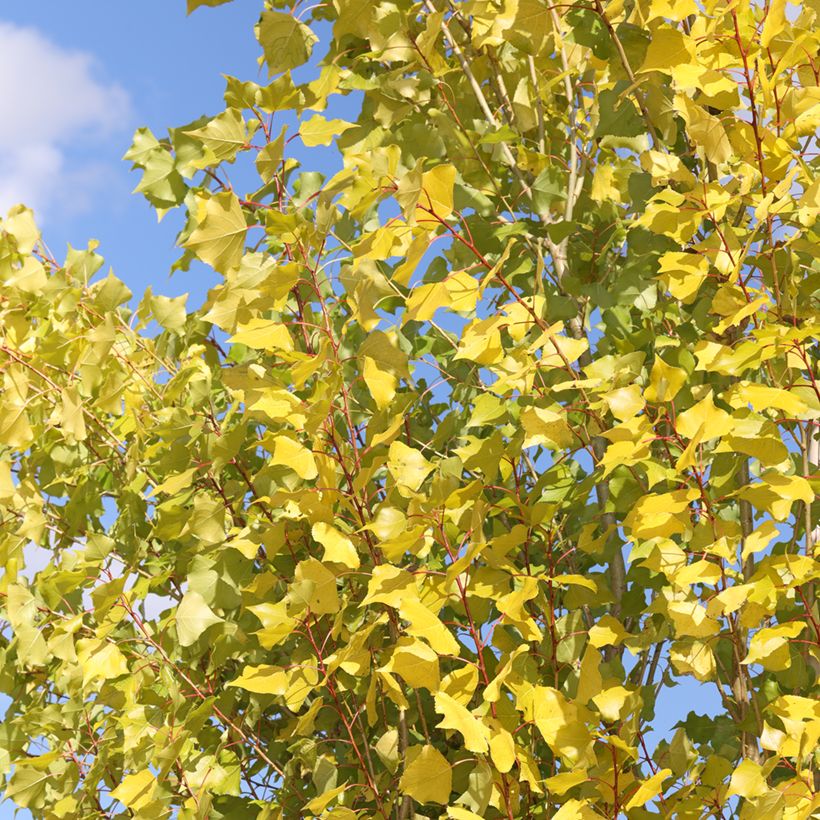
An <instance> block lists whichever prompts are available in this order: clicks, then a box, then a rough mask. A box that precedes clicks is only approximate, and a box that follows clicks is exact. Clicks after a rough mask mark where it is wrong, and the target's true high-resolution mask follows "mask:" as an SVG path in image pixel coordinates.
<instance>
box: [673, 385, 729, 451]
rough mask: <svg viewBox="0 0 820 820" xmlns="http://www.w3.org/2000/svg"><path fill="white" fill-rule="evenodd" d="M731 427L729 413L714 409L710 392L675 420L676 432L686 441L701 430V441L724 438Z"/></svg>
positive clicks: (717, 408)
mask: <svg viewBox="0 0 820 820" xmlns="http://www.w3.org/2000/svg"><path fill="white" fill-rule="evenodd" d="M733 426H734V421H733V419H732V417H731V416H730V415H729V413H727V412H726V411H725V410H721V409H720V408H719V407H715V402H714V399H713V398H712V391H711V390H710V391H709V393H707V394H706V396H705V397H704V398H703V399H701V400H700V401H699V402H698V403H697V404H693V405H692V406H691V407H690V408H688V409H687V410H684V411H683V412H682V413H681V414H680V415H678V417H677V419H676V420H675V428H676V429H677V431H678V432H679V433H680V434H681V435H682V436H685V437H686V438H688V439H694V438H695V437H696V436H697V433H698V431H699V430H700V429H701V428H702V429H703V439H702V440H703V441H710V440H711V439H714V438H718V437H720V436H724V435H726V434H727V433H729V432H731V431H732V429H733Z"/></svg>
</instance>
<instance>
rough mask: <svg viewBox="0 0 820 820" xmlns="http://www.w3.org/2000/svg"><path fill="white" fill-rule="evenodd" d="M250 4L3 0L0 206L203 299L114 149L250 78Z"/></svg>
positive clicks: (168, 231) (58, 243)
mask: <svg viewBox="0 0 820 820" xmlns="http://www.w3.org/2000/svg"><path fill="white" fill-rule="evenodd" d="M259 9H260V3H259V0H236V1H235V2H234V3H231V4H228V5H226V6H222V7H219V8H214V9H209V8H203V9H200V10H199V11H198V12H197V13H195V14H194V15H192V16H191V17H186V15H185V2H184V0H140V2H139V3H137V4H124V3H122V2H107V3H105V2H100V1H99V0H74V2H72V3H66V2H65V0H60V1H59V2H58V1H57V0H37V2H36V3H31V2H27V3H24V2H21V1H20V0H6V2H5V3H4V4H3V7H2V10H0V211H2V212H3V213H4V212H5V210H6V209H7V208H8V207H9V205H11V204H13V203H14V202H16V201H19V200H22V201H24V202H26V203H27V204H29V205H31V206H33V207H34V208H35V210H36V212H37V215H38V220H39V222H40V224H41V227H42V228H43V232H44V236H45V239H46V242H47V243H48V245H49V246H50V248H51V250H52V251H53V252H54V254H55V256H57V257H58V258H60V257H62V256H63V254H64V252H65V248H66V244H67V243H69V242H70V243H71V244H72V245H74V246H82V245H84V244H85V243H86V241H87V240H88V239H91V238H94V239H98V240H100V242H101V246H100V252H101V253H102V254H103V255H104V256H105V258H106V262H107V264H108V265H111V266H112V267H113V268H114V270H115V272H116V274H117V275H118V276H119V277H120V278H121V279H123V280H124V281H125V282H126V284H128V286H129V287H130V288H131V289H132V291H134V293H135V295H136V296H137V297H138V296H139V295H140V294H141V293H142V291H143V290H144V289H145V288H146V287H147V286H149V285H151V286H152V287H153V288H154V291H155V292H160V293H164V294H167V295H177V294H180V293H183V292H189V293H190V294H191V297H192V298H191V300H190V301H189V305H191V304H193V305H197V304H199V303H201V300H202V297H203V296H204V294H205V291H206V290H207V288H208V287H209V286H210V285H211V284H212V283H214V282H215V281H216V277H215V275H214V274H213V273H211V272H209V271H207V269H205V268H204V267H202V266H197V267H196V268H192V269H191V271H190V272H182V273H177V274H175V275H174V277H173V278H171V279H169V277H168V270H169V267H170V265H171V263H172V262H173V260H174V259H175V258H176V257H177V253H176V251H175V250H174V236H175V234H176V231H177V230H178V228H179V224H180V222H179V218H178V215H175V214H171V215H169V216H167V217H166V219H165V220H164V221H163V222H162V223H159V224H158V223H157V218H156V214H155V212H154V211H153V210H152V209H151V208H150V207H149V206H148V204H147V203H146V202H145V201H144V200H143V199H142V198H141V197H140V196H132V195H131V191H132V190H133V188H134V186H135V185H136V184H137V182H138V175H137V174H135V173H132V172H131V171H130V170H129V165H128V163H126V162H124V161H122V159H121V158H122V155H123V153H124V152H125V151H126V150H127V148H128V146H129V145H130V142H131V135H132V134H133V131H134V130H135V129H136V128H137V127H139V126H142V125H147V126H149V127H150V128H151V129H152V130H154V131H155V132H156V133H164V131H165V129H166V128H167V127H168V126H175V125H180V124H183V123H186V122H189V121H190V120H193V119H195V118H196V117H198V116H201V115H203V114H211V115H213V114H216V113H218V112H219V111H220V110H221V102H222V93H223V90H224V81H223V78H222V74H223V73H228V74H233V75H234V76H237V77H240V78H242V79H257V78H259V76H260V75H259V70H258V66H257V64H256V55H257V53H258V48H257V45H256V43H255V41H254V38H253V32H252V26H253V23H254V22H255V20H256V18H257V16H258V13H259ZM321 51H322V49H321V47H319V48H318V49H317V53H321ZM346 105H347V106H348V107H350V105H351V103H350V102H348V103H346ZM347 113H350V112H347ZM331 115H332V116H339V115H341V116H344V115H345V111H344V110H338V109H335V110H333V111H332V113H331ZM314 156H315V157H316V158H317V159H320V155H319V154H318V153H317V154H314ZM320 161H321V162H322V163H324V162H326V161H327V157H323V158H321V159H320ZM667 698H668V703H666V704H660V705H659V706H660V708H659V712H660V713H661V714H660V715H659V719H658V720H657V721H656V729H657V731H656V734H657V736H658V739H659V738H660V737H662V736H664V735H666V734H667V732H668V731H669V729H670V728H671V726H672V725H673V724H674V723H675V722H676V721H677V720H678V719H680V718H681V717H683V716H684V715H685V714H686V713H687V712H688V711H689V710H690V709H694V710H696V711H699V712H704V711H710V712H713V711H715V708H716V706H717V705H718V704H717V697H716V693H715V692H714V688H713V687H709V688H708V689H705V688H704V687H700V686H697V685H696V684H692V683H690V682H687V683H685V684H684V685H683V686H682V687H680V688H678V689H674V690H671V691H670V692H669V693H668V694H667ZM13 816H14V812H13V808H12V807H11V806H10V805H9V804H3V805H0V820H5V818H11V817H13ZM17 816H18V817H20V818H25V817H28V816H29V815H28V814H27V813H26V812H20V813H19V814H18V815H17Z"/></svg>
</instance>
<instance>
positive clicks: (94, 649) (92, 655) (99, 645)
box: [77, 638, 128, 686]
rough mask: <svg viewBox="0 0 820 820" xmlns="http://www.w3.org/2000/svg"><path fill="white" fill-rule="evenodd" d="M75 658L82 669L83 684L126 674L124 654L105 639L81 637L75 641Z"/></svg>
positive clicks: (126, 665)
mask: <svg viewBox="0 0 820 820" xmlns="http://www.w3.org/2000/svg"><path fill="white" fill-rule="evenodd" d="M77 659H78V661H79V663H80V666H81V667H82V670H83V686H87V685H88V684H89V683H92V682H93V681H97V680H111V679H112V678H118V677H120V676H121V675H127V674H128V662H127V661H126V659H125V655H123V654H122V652H120V650H119V648H118V647H117V646H116V645H115V644H113V643H108V642H107V641H100V640H96V639H91V638H81V639H80V640H78V641H77Z"/></svg>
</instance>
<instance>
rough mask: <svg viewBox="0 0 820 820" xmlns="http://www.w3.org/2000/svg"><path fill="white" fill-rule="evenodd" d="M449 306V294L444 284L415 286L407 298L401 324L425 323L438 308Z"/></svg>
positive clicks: (433, 283)
mask: <svg viewBox="0 0 820 820" xmlns="http://www.w3.org/2000/svg"><path fill="white" fill-rule="evenodd" d="M449 305H450V294H449V292H448V290H447V286H446V284H445V283H444V282H431V283H428V284H426V285H417V286H416V287H414V288H413V290H412V291H411V292H410V295H409V296H408V297H407V310H406V311H405V313H404V317H403V322H427V321H429V320H430V319H432V318H433V315H434V314H435V312H436V311H437V310H438V309H439V308H443V307H448V306H449Z"/></svg>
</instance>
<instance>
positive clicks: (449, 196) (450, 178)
mask: <svg viewBox="0 0 820 820" xmlns="http://www.w3.org/2000/svg"><path fill="white" fill-rule="evenodd" d="M455 181H456V169H455V166H454V165H449V164H448V165H438V166H437V167H435V168H433V169H432V170H430V171H425V172H424V173H423V174H422V177H421V195H420V196H419V200H418V206H417V207H418V208H419V210H420V211H421V212H420V213H419V214H418V215H417V219H418V221H419V222H424V221H430V220H431V219H432V218H433V217H432V216H430V215H428V214H427V213H426V211H423V210H421V209H425V208H426V209H428V210H430V211H433V212H434V213H435V215H436V216H437V217H439V218H441V219H446V218H447V217H448V216H450V214H451V213H452V212H453V187H454V186H455Z"/></svg>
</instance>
